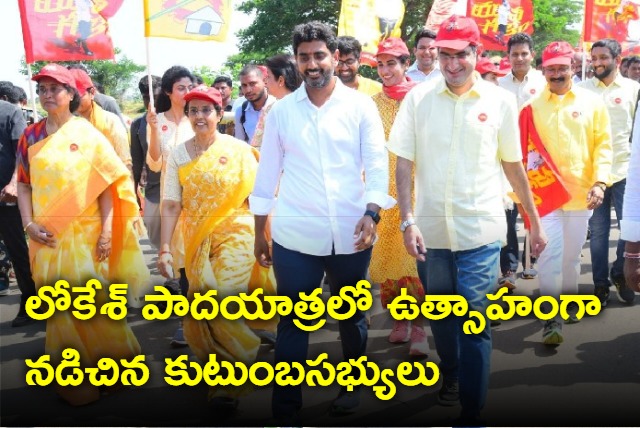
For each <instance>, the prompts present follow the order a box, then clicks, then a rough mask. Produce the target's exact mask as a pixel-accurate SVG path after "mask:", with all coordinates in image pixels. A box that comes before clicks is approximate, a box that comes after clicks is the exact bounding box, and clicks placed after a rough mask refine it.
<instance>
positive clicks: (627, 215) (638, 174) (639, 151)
mask: <svg viewBox="0 0 640 428" xmlns="http://www.w3.org/2000/svg"><path fill="white" fill-rule="evenodd" d="M623 201H624V203H623V205H622V220H620V238H622V239H624V240H625V241H630V242H640V115H638V114H636V120H635V123H634V125H633V141H632V142H631V159H630V160H629V172H628V173H627V184H626V187H625V191H624V198H623Z"/></svg>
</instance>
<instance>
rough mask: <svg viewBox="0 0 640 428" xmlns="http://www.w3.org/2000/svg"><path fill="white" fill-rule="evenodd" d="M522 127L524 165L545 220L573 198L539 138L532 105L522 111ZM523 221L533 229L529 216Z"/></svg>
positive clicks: (534, 197)
mask: <svg viewBox="0 0 640 428" xmlns="http://www.w3.org/2000/svg"><path fill="white" fill-rule="evenodd" d="M519 125H520V144H521V145H522V153H523V159H522V162H523V163H524V169H525V171H526V172H527V177H528V178H529V186H530V187H531V192H532V193H533V201H534V202H535V204H536V208H537V209H538V213H539V214H540V217H544V216H545V215H547V214H549V213H550V212H552V211H555V210H557V209H558V208H560V207H562V206H563V205H564V204H566V203H567V202H569V200H570V199H571V195H569V192H568V191H567V189H566V187H565V186H564V184H562V180H561V178H560V173H559V172H558V168H557V167H556V165H555V164H554V163H553V159H551V156H549V152H547V149H546V148H545V147H544V144H543V143H542V140H541V139H540V136H539V135H538V131H537V130H536V125H535V123H534V122H533V109H532V108H531V105H528V106H526V107H524V108H523V109H522V110H521V111H520V117H519ZM522 218H523V220H524V224H525V227H526V228H527V229H529V226H530V222H529V218H528V217H527V216H526V214H523V216H522Z"/></svg>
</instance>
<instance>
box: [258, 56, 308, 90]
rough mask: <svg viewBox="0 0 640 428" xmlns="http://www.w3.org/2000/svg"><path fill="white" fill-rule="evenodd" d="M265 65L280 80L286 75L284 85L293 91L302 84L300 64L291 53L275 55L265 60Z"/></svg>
mask: <svg viewBox="0 0 640 428" xmlns="http://www.w3.org/2000/svg"><path fill="white" fill-rule="evenodd" d="M265 65H266V66H267V68H269V70H271V73H273V76H274V77H275V78H276V80H278V79H279V78H280V76H282V77H284V85H285V86H286V87H287V89H288V90H289V91H291V92H293V91H295V90H296V89H298V87H300V85H301V84H302V76H301V75H300V72H299V71H298V66H297V65H296V62H295V60H294V59H293V57H292V56H291V55H285V54H282V55H275V56H272V57H271V58H269V59H267V60H266V61H265Z"/></svg>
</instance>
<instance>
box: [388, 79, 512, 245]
mask: <svg viewBox="0 0 640 428" xmlns="http://www.w3.org/2000/svg"><path fill="white" fill-rule="evenodd" d="M475 78H476V82H475V83H474V85H473V87H472V88H471V89H470V90H469V91H468V92H466V93H465V94H463V95H462V96H457V95H455V94H453V93H452V92H451V91H449V89H448V88H447V86H446V83H445V80H444V79H442V80H439V81H437V82H434V83H433V84H430V83H428V84H424V85H418V86H416V87H415V88H414V89H412V90H411V91H410V92H409V94H408V95H407V96H406V98H405V99H404V101H403V103H402V105H401V106H400V111H399V112H398V115H397V116H396V120H395V122H394V124H393V127H392V129H391V135H390V136H389V143H388V146H387V147H388V148H389V150H390V151H391V152H393V153H395V154H396V155H398V156H400V157H403V158H405V159H408V160H411V161H413V162H414V164H415V192H416V194H415V199H416V206H415V211H414V214H415V218H416V223H417V225H418V227H419V228H420V230H421V232H422V235H423V237H424V240H425V244H426V246H427V248H439V249H450V250H452V251H464V250H470V249H474V248H478V247H480V246H482V245H486V244H489V243H492V242H495V241H501V242H502V241H504V239H505V237H506V235H507V225H506V221H505V216H504V208H503V204H502V185H501V175H502V168H501V160H504V161H506V162H521V161H522V153H521V149H520V136H519V131H518V122H517V118H518V110H517V107H516V103H515V99H514V98H513V96H512V95H511V94H509V93H508V92H507V91H505V90H503V89H500V88H497V87H496V86H495V85H494V84H493V83H489V82H486V81H484V80H482V79H481V78H480V77H479V76H477V75H476V76H475Z"/></svg>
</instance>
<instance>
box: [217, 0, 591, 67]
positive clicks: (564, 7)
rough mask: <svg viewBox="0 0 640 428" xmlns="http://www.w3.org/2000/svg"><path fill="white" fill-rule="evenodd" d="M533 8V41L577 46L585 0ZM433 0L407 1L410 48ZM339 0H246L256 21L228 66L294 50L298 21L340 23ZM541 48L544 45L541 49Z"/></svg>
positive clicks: (405, 32)
mask: <svg viewBox="0 0 640 428" xmlns="http://www.w3.org/2000/svg"><path fill="white" fill-rule="evenodd" d="M532 2H533V7H534V17H535V23H534V29H535V32H534V34H533V40H534V42H535V45H536V46H541V47H544V46H546V45H547V44H548V43H549V42H551V41H553V40H566V41H568V42H570V43H571V44H573V45H575V44H576V43H577V42H578V39H579V36H580V32H579V30H574V29H571V28H570V27H571V26H572V25H575V24H576V23H578V22H580V19H581V15H582V0H532ZM432 4H433V0H426V1H425V0H405V14H404V20H403V23H402V38H403V39H404V40H405V41H406V42H407V45H408V46H409V48H412V47H413V38H414V36H415V34H416V33H417V32H418V31H419V30H420V28H422V26H423V25H424V23H425V22H426V20H427V16H428V14H429V11H430V10H431V6H432ZM340 5H341V1H340V0H245V1H244V2H243V3H242V4H241V5H240V6H239V7H238V9H239V10H240V11H242V12H245V13H247V14H251V13H255V16H256V18H255V20H254V21H253V23H251V25H249V27H247V28H246V29H245V30H242V31H240V33H239V34H238V38H239V40H240V42H239V48H240V53H239V54H237V55H233V56H231V57H229V59H228V60H227V65H229V66H230V67H232V68H233V67H235V68H237V65H238V64H241V65H242V64H247V63H250V62H262V61H264V60H265V59H266V58H268V57H269V56H272V55H275V54H277V53H281V52H290V51H291V31H292V30H293V27H295V26H296V25H297V24H300V23H303V22H307V21H310V20H319V21H322V22H325V23H327V24H329V25H332V26H334V27H336V26H337V24H338V17H339V14H340ZM539 50H541V48H540V49H539Z"/></svg>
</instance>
